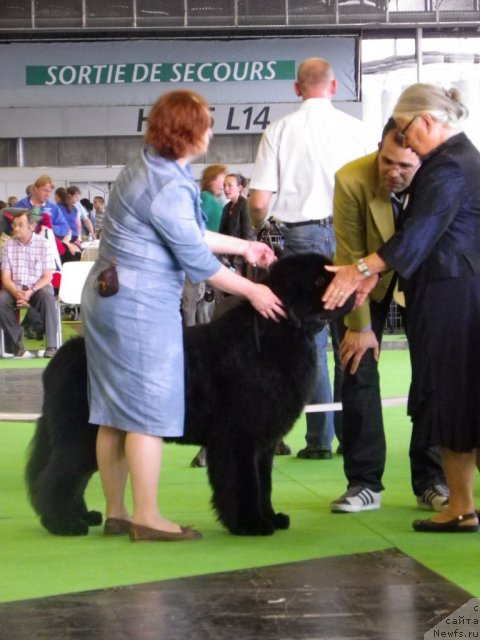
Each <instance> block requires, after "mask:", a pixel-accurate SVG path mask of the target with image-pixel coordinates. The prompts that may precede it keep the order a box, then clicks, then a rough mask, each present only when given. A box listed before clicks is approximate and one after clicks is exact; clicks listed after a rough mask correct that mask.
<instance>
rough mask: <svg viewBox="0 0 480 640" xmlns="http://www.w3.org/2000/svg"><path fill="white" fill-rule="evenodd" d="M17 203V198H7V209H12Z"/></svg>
mask: <svg viewBox="0 0 480 640" xmlns="http://www.w3.org/2000/svg"><path fill="white" fill-rule="evenodd" d="M17 202H18V198H17V196H9V198H8V200H7V204H8V206H9V207H14V206H15V205H16V203H17Z"/></svg>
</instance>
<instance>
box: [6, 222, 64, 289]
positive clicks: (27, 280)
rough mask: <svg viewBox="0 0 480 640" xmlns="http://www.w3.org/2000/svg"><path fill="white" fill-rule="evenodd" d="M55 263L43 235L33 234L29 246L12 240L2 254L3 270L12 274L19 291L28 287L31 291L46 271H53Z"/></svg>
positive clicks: (14, 239)
mask: <svg viewBox="0 0 480 640" xmlns="http://www.w3.org/2000/svg"><path fill="white" fill-rule="evenodd" d="M54 269H55V262H54V259H53V255H52V251H51V248H50V246H49V244H48V242H47V241H46V240H45V238H44V237H43V235H41V234H37V233H33V234H32V237H31V238H30V241H29V242H28V243H27V244H22V243H21V242H20V240H17V239H16V238H10V240H8V241H7V242H6V243H5V245H4V247H3V253H2V270H8V271H10V273H11V277H12V280H13V282H14V284H15V286H16V287H17V288H18V289H21V288H22V286H26V287H27V288H28V289H30V288H31V287H32V286H33V285H34V284H36V283H37V282H38V281H39V280H40V278H41V277H42V276H43V274H44V273H45V271H53V270H54Z"/></svg>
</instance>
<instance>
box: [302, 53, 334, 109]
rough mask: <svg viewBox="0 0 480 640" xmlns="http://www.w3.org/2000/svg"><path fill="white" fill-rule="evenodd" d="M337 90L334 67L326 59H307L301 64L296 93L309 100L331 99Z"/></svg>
mask: <svg viewBox="0 0 480 640" xmlns="http://www.w3.org/2000/svg"><path fill="white" fill-rule="evenodd" d="M336 90H337V85H336V80H335V75H334V73H333V69H332V65H331V64H330V63H329V62H328V60H325V59H324V58H307V60H304V61H303V62H302V63H300V65H299V67H298V71H297V81H296V82H295V92H296V93H297V95H298V96H301V97H302V98H303V99H304V100H306V99H307V98H331V97H332V96H333V95H335V92H336Z"/></svg>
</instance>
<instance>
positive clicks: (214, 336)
mask: <svg viewBox="0 0 480 640" xmlns="http://www.w3.org/2000/svg"><path fill="white" fill-rule="evenodd" d="M325 264H330V263H329V261H327V260H326V259H325V258H324V257H323V256H320V255H318V254H310V253H309V254H300V255H295V256H289V257H286V258H282V259H281V260H279V261H278V262H277V263H275V265H274V266H273V267H272V269H271V271H270V273H269V274H268V276H267V283H268V284H269V286H270V287H271V288H272V289H273V291H275V293H276V294H277V295H278V296H279V297H280V298H281V300H282V301H283V303H284V306H285V308H286V309H287V311H288V318H289V319H288V320H287V321H285V320H282V321H281V322H279V323H276V322H273V321H271V320H265V319H264V318H262V317H261V316H260V315H259V314H258V313H256V312H255V311H254V309H253V308H252V307H251V306H250V304H249V303H248V302H247V301H242V302H241V303H239V304H238V305H237V306H235V307H234V308H232V309H230V310H229V311H227V312H226V313H225V314H224V315H223V316H221V317H220V318H219V319H218V320H215V321H213V322H211V323H210V324H207V325H199V326H195V327H189V328H187V329H185V332H184V341H185V358H186V420H185V434H184V436H183V437H182V438H180V439H176V441H177V442H180V443H184V444H197V445H203V446H206V447H207V452H208V475H209V479H210V484H211V486H212V489H213V496H212V504H213V507H214V509H215V511H216V513H217V516H218V519H219V520H220V522H222V524H223V525H224V526H225V527H226V528H227V529H228V530H229V531H230V532H231V533H233V534H237V535H269V534H272V533H273V532H274V531H275V530H276V529H286V528H288V526H289V517H288V516H287V515H285V514H283V513H275V511H274V509H273V507H272V504H271V472H272V460H273V455H274V450H275V445H276V443H277V442H278V441H279V440H280V439H281V438H283V437H284V436H285V435H286V434H287V433H288V431H289V430H290V429H291V428H292V426H293V424H294V423H295V421H296V420H297V418H298V417H299V415H300V414H301V412H302V409H303V407H304V405H305V404H306V403H307V402H308V400H309V398H310V396H311V393H312V386H313V383H314V378H315V369H316V351H315V344H314V334H315V333H316V332H317V331H319V330H320V329H321V328H322V327H323V326H324V324H325V321H326V320H327V319H331V318H334V317H339V316H340V315H343V314H344V313H346V312H347V311H349V310H350V309H351V307H352V305H353V299H350V300H349V301H348V302H347V303H346V304H345V305H344V307H342V308H341V309H337V310H335V311H324V310H323V305H322V301H321V297H322V294H323V292H324V291H325V289H326V286H327V284H328V282H330V280H331V279H332V275H331V274H330V273H329V272H327V271H326V270H325V269H324V265H325ZM43 384H44V402H43V409H42V416H41V417H40V419H39V420H38V423H37V429H36V432H35V435H34V437H33V440H32V443H31V447H30V457H29V460H28V464H27V471H26V478H27V485H28V489H29V495H30V500H31V503H32V505H33V507H34V509H35V511H36V512H37V513H38V514H39V516H40V518H41V522H42V524H43V526H44V527H45V528H46V529H47V530H48V531H50V532H51V533H55V534H58V535H82V534H86V533H88V527H89V526H91V525H97V524H100V523H101V515H100V513H98V512H96V511H88V510H87V507H86V505H85V502H84V497H83V494H84V490H85V487H86V486H87V483H88V481H89V479H90V477H91V476H92V474H93V473H94V472H95V471H96V469H97V465H96V460H95V438H96V429H95V427H94V426H92V425H88V407H87V372H86V356H85V345H84V341H83V338H75V339H73V340H70V341H69V342H67V343H66V344H64V345H63V346H62V347H61V348H60V349H59V351H58V352H57V354H56V355H55V357H54V358H53V359H52V361H51V362H50V363H49V364H48V366H47V367H46V369H45V371H44V374H43Z"/></svg>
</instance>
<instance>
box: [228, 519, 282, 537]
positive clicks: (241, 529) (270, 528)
mask: <svg viewBox="0 0 480 640" xmlns="http://www.w3.org/2000/svg"><path fill="white" fill-rule="evenodd" d="M228 529H229V531H230V533H233V535H236V536H271V535H272V534H273V533H275V529H276V527H275V524H274V523H273V521H271V520H257V521H255V522H243V523H239V524H237V525H235V526H233V527H228Z"/></svg>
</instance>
